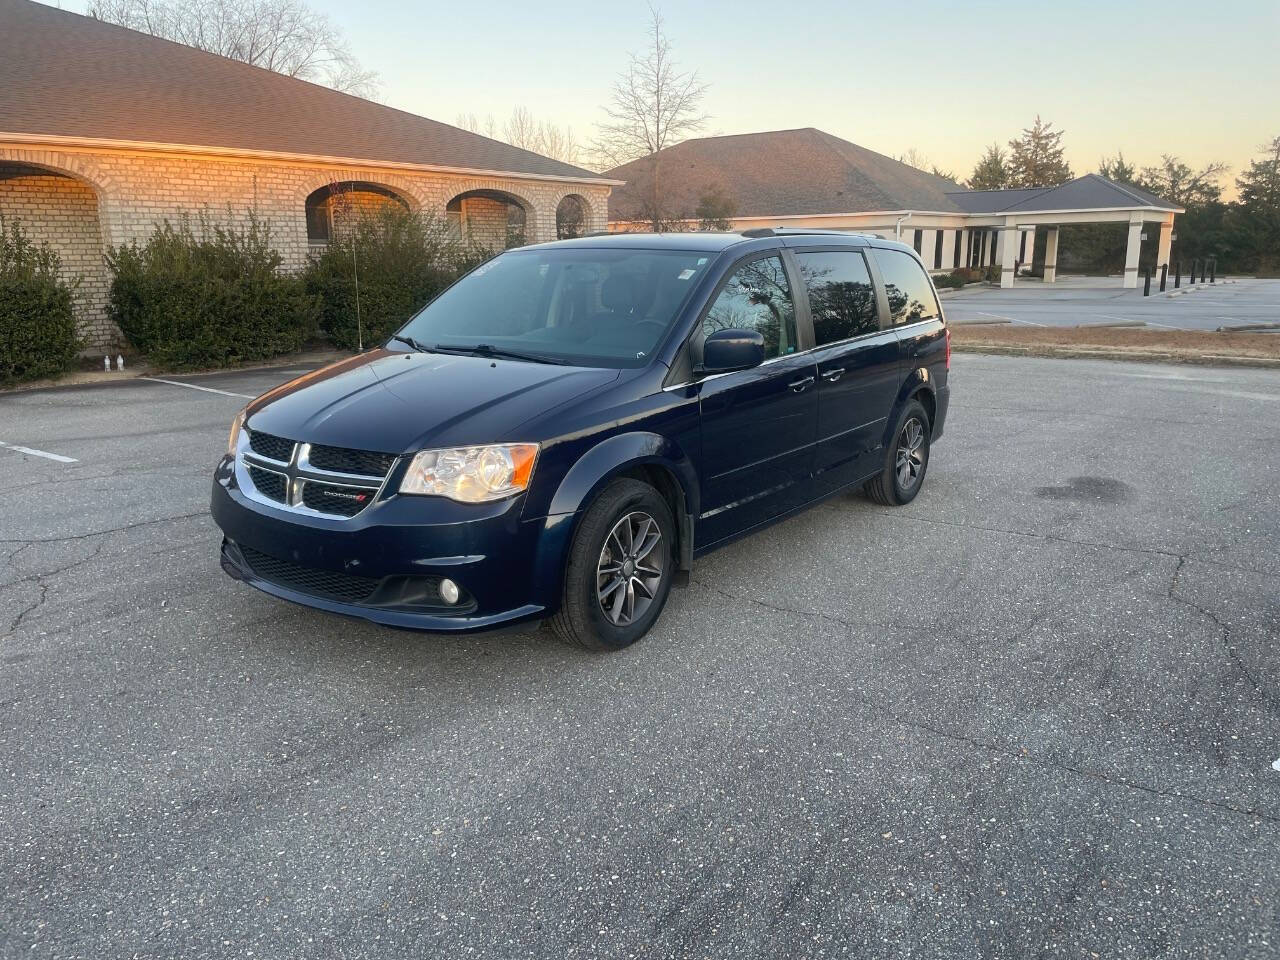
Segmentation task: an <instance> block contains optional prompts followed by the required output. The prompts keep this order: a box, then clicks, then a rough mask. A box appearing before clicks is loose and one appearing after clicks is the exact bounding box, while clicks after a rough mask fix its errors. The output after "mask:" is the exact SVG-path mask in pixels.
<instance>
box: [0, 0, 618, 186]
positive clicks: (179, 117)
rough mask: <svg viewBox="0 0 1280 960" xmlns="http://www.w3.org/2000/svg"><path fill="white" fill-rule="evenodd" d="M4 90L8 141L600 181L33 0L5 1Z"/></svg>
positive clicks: (0, 99)
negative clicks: (197, 150)
mask: <svg viewBox="0 0 1280 960" xmlns="http://www.w3.org/2000/svg"><path fill="white" fill-rule="evenodd" d="M0 90H3V91H4V93H3V95H2V96H0V135H3V134H5V133H13V134H23V135H45V136H53V137H72V138H80V139H88V140H106V141H124V142H131V143H147V144H166V145H182V146H192V147H203V148H224V149H232V150H236V151H246V152H263V153H280V154H292V155H301V156H309V157H331V158H339V159H349V160H362V161H370V162H375V163H376V162H388V163H395V164H408V165H421V166H430V167H445V168H460V169H468V170H483V171H493V172H502V173H511V174H516V175H523V176H534V177H557V178H567V179H598V175H597V174H594V173H591V172H589V171H587V170H583V169H581V168H580V167H575V166H572V165H570V164H567V163H561V162H560V161H558V160H552V159H550V158H549V157H543V156H540V155H539V154H536V153H531V152H530V151H528V150H521V149H519V148H518V147H513V146H511V145H509V144H506V143H501V142H499V141H497V140H490V139H489V138H488V137H482V136H480V135H478V134H474V133H470V132H468V131H466V130H461V129H459V128H457V127H452V126H449V125H448V124H445V123H438V122H437V121H435V120H428V119H427V118H425V117H419V116H416V115H415V114H412V113H406V112H405V111H403V110H396V109H394V108H392V107H387V106H384V105H382V104H379V103H373V102H372V101H369V100H363V99H361V98H359V97H353V96H349V95H348V94H345V93H339V92H337V91H336V90H330V89H329V88H328V87H322V86H319V85H318V84H314V83H308V82H307V81H305V80H296V79H293V78H291V77H286V76H283V75H282V74H278V73H273V72H271V71H269V70H264V69H261V68H259V67H253V66H250V65H248V64H245V63H240V62H239V61H236V60H230V59H227V58H226V57H220V56H217V55H215V54H211V53H205V52H204V51H201V50H196V49H195V48H193V47H187V46H184V45H182V44H179V43H173V42H171V41H168V40H161V39H159V38H157V37H152V36H149V35H147V34H144V33H138V32H137V31H134V30H128V29H126V28H124V27H118V26H115V25H114V24H109V23H104V22H102V21H99V20H94V19H92V18H89V17H82V16H79V15H77V14H73V13H67V12H65V11H62V10H56V9H54V8H53V7H48V6H44V5H43V4H39V3H33V2H30V0H0ZM140 105H145V108H144V109H139V106H140Z"/></svg>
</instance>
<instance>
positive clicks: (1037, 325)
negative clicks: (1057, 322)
mask: <svg viewBox="0 0 1280 960" xmlns="http://www.w3.org/2000/svg"><path fill="white" fill-rule="evenodd" d="M976 312H977V313H980V314H982V315H983V316H984V317H995V318H996V319H997V320H1008V321H1009V322H1010V323H1028V324H1030V325H1031V326H1033V327H1043V326H1045V324H1043V323H1036V322H1035V321H1034V320H1019V319H1018V318H1017V317H1006V316H1002V315H1001V314H998V313H987V311H985V310H978V311H976Z"/></svg>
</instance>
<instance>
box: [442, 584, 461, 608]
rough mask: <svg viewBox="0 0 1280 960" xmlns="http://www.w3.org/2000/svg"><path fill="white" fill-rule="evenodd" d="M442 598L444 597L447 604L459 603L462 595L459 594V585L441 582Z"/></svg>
mask: <svg viewBox="0 0 1280 960" xmlns="http://www.w3.org/2000/svg"><path fill="white" fill-rule="evenodd" d="M440 596H442V597H444V602H445V603H457V602H458V597H459V596H461V594H460V593H459V592H458V585H457V584H456V583H454V582H453V581H452V580H441V581H440Z"/></svg>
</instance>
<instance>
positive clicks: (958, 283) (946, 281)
mask: <svg viewBox="0 0 1280 960" xmlns="http://www.w3.org/2000/svg"><path fill="white" fill-rule="evenodd" d="M959 272H960V271H959V270H955V271H952V272H951V273H939V274H934V277H933V285H934V286H935V287H937V288H938V289H939V290H947V289H950V290H959V289H960V288H961V287H963V286H964V277H961V276H957V274H959Z"/></svg>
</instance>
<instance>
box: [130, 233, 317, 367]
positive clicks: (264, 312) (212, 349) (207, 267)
mask: <svg viewBox="0 0 1280 960" xmlns="http://www.w3.org/2000/svg"><path fill="white" fill-rule="evenodd" d="M281 263H282V261H281V258H280V254H278V253H277V252H276V251H275V250H274V249H273V248H272V247H271V232H270V230H269V229H268V228H267V227H266V226H265V225H264V224H262V223H259V222H258V221H257V220H256V219H251V220H250V222H249V225H248V227H247V228H244V229H233V228H227V227H221V226H214V227H212V228H210V227H209V226H208V225H207V224H202V225H201V230H200V232H199V233H198V234H197V233H196V232H195V231H194V230H193V229H192V226H191V223H190V222H189V221H183V222H182V223H180V224H178V225H177V226H175V225H173V224H171V223H168V222H166V223H164V224H163V225H162V226H160V227H157V228H156V230H155V232H154V233H153V234H152V235H151V237H150V239H149V240H147V242H146V243H145V244H143V245H138V244H136V243H135V244H130V245H128V246H122V247H116V248H115V249H113V250H111V251H110V252H109V253H108V254H107V265H108V267H109V268H110V270H111V273H112V281H111V297H110V301H109V303H108V307H107V313H108V316H109V317H110V318H111V319H112V320H114V321H115V323H116V325H117V326H119V327H120V332H121V333H123V334H124V335H125V337H127V338H128V340H129V342H130V343H132V344H133V345H134V347H136V348H137V349H138V350H139V351H141V352H142V353H143V354H145V355H146V357H147V359H148V360H150V361H151V362H152V363H155V364H157V365H159V366H162V367H167V368H170V369H175V370H182V369H192V368H197V367H222V366H230V365H233V364H236V363H241V362H244V361H249V360H262V359H265V358H267V357H273V356H277V355H278V354H281V353H287V352H288V351H290V350H297V349H298V348H299V347H301V346H302V344H303V343H304V342H305V341H306V340H307V339H308V338H309V337H310V336H311V335H312V333H313V331H314V329H315V324H316V318H317V317H318V316H319V312H320V309H319V302H318V300H317V298H316V297H315V296H314V295H313V294H311V293H310V292H308V290H307V288H306V285H305V283H304V282H303V280H302V278H301V277H299V276H296V275H292V274H289V273H286V272H284V271H283V270H281Z"/></svg>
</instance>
